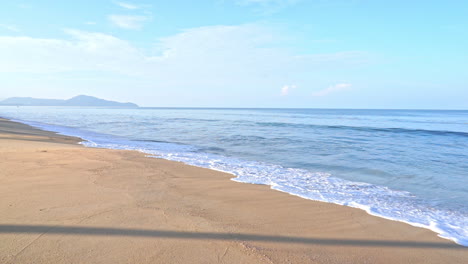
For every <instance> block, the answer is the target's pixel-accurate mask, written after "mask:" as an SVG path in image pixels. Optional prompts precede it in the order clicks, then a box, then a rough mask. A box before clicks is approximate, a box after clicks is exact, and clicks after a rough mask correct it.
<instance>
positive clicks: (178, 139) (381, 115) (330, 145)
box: [0, 107, 468, 246]
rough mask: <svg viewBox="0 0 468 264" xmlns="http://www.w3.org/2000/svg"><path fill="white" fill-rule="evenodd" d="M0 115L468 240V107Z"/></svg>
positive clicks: (2, 111) (54, 110) (26, 110)
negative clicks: (444, 108) (453, 109)
mask: <svg viewBox="0 0 468 264" xmlns="http://www.w3.org/2000/svg"><path fill="white" fill-rule="evenodd" d="M0 116H3V117H7V118H12V119H14V120H17V121H22V122H25V123H28V124H31V125H34V126H37V127H40V128H44V129H48V130H53V131H57V132H60V133H62V134H66V135H74V136H79V137H82V138H84V139H86V140H87V142H85V143H84V145H86V146H90V147H106V148H116V149H134V150H140V151H143V152H146V153H148V154H150V155H151V156H155V157H159V158H165V159H169V160H176V161H182V162H185V163H188V164H192V165H196V166H200V167H206V168H212V169H216V170H221V171H226V172H230V173H233V174H234V175H236V176H237V178H235V179H234V180H236V181H240V182H246V183H256V184H267V185H270V186H271V187H272V188H273V189H276V190H279V191H283V192H287V193H290V194H293V195H297V196H300V197H303V198H306V199H313V200H319V201H325V202H332V203H337V204H342V205H348V206H352V207H357V208H361V209H364V210H366V211H367V212H368V213H370V214H373V215H378V216H381V217H385V218H389V219H394V220H398V221H404V222H407V223H411V224H413V225H416V226H421V227H425V228H429V229H432V230H434V231H436V232H438V233H439V234H440V236H442V237H445V238H449V239H452V240H455V241H456V242H457V243H459V244H463V245H466V246H468V111H429V110H424V111H422V110H421V111H415V110H332V109H326V110H325V109H200V108H195V109H189V108H139V109H103V108H71V107H67V108H64V107H19V108H17V107H0Z"/></svg>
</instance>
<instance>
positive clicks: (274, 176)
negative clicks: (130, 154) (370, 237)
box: [14, 120, 468, 246]
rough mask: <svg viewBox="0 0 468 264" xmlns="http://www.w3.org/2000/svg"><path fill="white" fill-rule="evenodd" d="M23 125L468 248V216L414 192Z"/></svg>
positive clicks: (76, 131) (167, 146) (192, 150)
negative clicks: (346, 210)
mask: <svg viewBox="0 0 468 264" xmlns="http://www.w3.org/2000/svg"><path fill="white" fill-rule="evenodd" d="M14 121H18V122H23V123H26V124H29V125H32V126H35V127H38V128H41V129H45V130H50V131H55V132H58V133H60V134H64V135H69V136H77V137H80V138H83V139H85V140H86V141H84V142H82V144H83V145H85V146H87V147H99V148H110V149H125V150H137V151H141V152H144V153H147V154H148V155H149V156H151V157H156V158H163V159H167V160H172V161H179V162H183V163H186V164H189V165H194V166H198V167H203V168H209V169H214V170H218V171H223V172H227V173H231V174H233V175H235V176H236V177H235V178H233V180H234V181H237V182H244V183H251V184H264V185H269V186H271V188H272V189H274V190H278V191H281V192H286V193H289V194H291V195H295V196H299V197H302V198H305V199H310V200H316V201H322V202H329V203H335V204H339V205H344V206H349V207H354V208H359V209H362V210H364V211H366V212H367V213H369V214H371V215H375V216H379V217H382V218H386V219H390V220H396V221H400V222H405V223H408V224H410V225H413V226H417V227H422V228H426V229H430V230H432V231H434V232H436V233H438V234H439V236H440V237H442V238H446V239H450V240H453V241H455V242H456V243H458V244H460V245H464V246H468V216H467V215H464V214H462V213H460V212H457V211H448V210H441V209H438V208H435V207H433V206H431V205H430V204H428V203H426V202H425V201H423V200H420V199H418V198H417V197H415V196H413V195H412V194H411V193H408V192H402V191H394V190H391V189H389V188H387V187H383V186H377V185H372V184H368V183H362V182H352V181H347V180H344V179H340V178H336V177H333V176H331V175H330V174H328V173H322V172H310V171H307V170H302V169H292V168H284V167H281V166H278V165H274V164H267V163H262V162H254V161H246V160H241V159H236V158H230V157H224V156H220V155H214V154H209V153H200V152H197V149H196V148H194V147H192V146H186V145H178V144H172V143H163V142H145V141H131V140H127V139H125V138H119V137H114V136H108V135H102V134H98V133H93V132H88V131H82V130H79V129H76V128H69V127H63V126H55V125H47V124H41V123H36V122H25V121H21V120H14Z"/></svg>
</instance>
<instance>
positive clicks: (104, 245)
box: [0, 119, 468, 263]
mask: <svg viewBox="0 0 468 264" xmlns="http://www.w3.org/2000/svg"><path fill="white" fill-rule="evenodd" d="M79 141H80V139H78V138H72V137H66V136H61V135H57V134H55V133H52V132H47V131H42V130H38V129H34V128H32V127H29V126H27V125H23V124H19V123H15V122H11V121H8V120H5V119H0V183H1V184H0V263H466V260H467V259H468V250H467V248H465V247H461V246H458V245H456V244H455V243H453V242H451V241H449V240H445V239H442V238H439V237H437V235H436V234H435V233H434V232H432V231H429V230H426V229H422V228H417V227H413V226H410V225H407V224H404V223H400V222H394V221H390V220H385V219H382V218H378V217H374V216H370V215H368V214H366V213H365V212H364V211H361V210H358V209H354V208H349V207H344V206H339V205H334V204H328V203H322V202H316V201H310V200H305V199H302V198H299V197H295V196H291V195H289V194H286V193H282V192H278V191H273V190H270V188H269V187H268V186H262V185H251V184H245V183H237V182H234V181H230V180H229V179H230V178H232V177H233V176H232V175H230V174H226V173H221V172H217V171H212V170H208V169H203V168H197V167H193V166H188V165H184V164H181V163H177V162H171V161H167V160H162V159H155V158H148V157H145V155H144V154H143V153H139V152H135V151H121V150H108V149H96V148H85V147H82V146H81V145H78V144H77V143H78V142H79Z"/></svg>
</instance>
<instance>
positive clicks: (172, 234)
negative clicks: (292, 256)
mask: <svg viewBox="0 0 468 264" xmlns="http://www.w3.org/2000/svg"><path fill="white" fill-rule="evenodd" d="M15 233H27V234H43V233H47V234H63V235H91V236H130V237H154V238H168V239H201V240H207V239H213V240H245V241H260V242H278V243H296V244H316V245H331V246H366V247H403V248H445V249H468V248H466V247H463V246H460V245H456V244H454V243H451V242H448V241H447V243H438V242H420V241H390V240H363V239H328V238H309V237H288V236H270V235H256V234H239V233H210V232H183V231H166V230H153V229H128V228H106V227H79V226H47V225H0V234H15Z"/></svg>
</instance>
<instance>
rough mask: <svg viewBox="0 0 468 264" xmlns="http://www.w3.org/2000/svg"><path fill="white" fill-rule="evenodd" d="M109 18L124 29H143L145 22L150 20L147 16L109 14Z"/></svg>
mask: <svg viewBox="0 0 468 264" xmlns="http://www.w3.org/2000/svg"><path fill="white" fill-rule="evenodd" d="M108 18H109V20H110V21H111V22H112V23H113V24H114V25H116V26H118V27H120V28H123V29H133V30H137V29H141V28H142V27H143V23H144V22H146V21H147V20H148V17H146V16H124V15H109V16H108Z"/></svg>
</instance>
